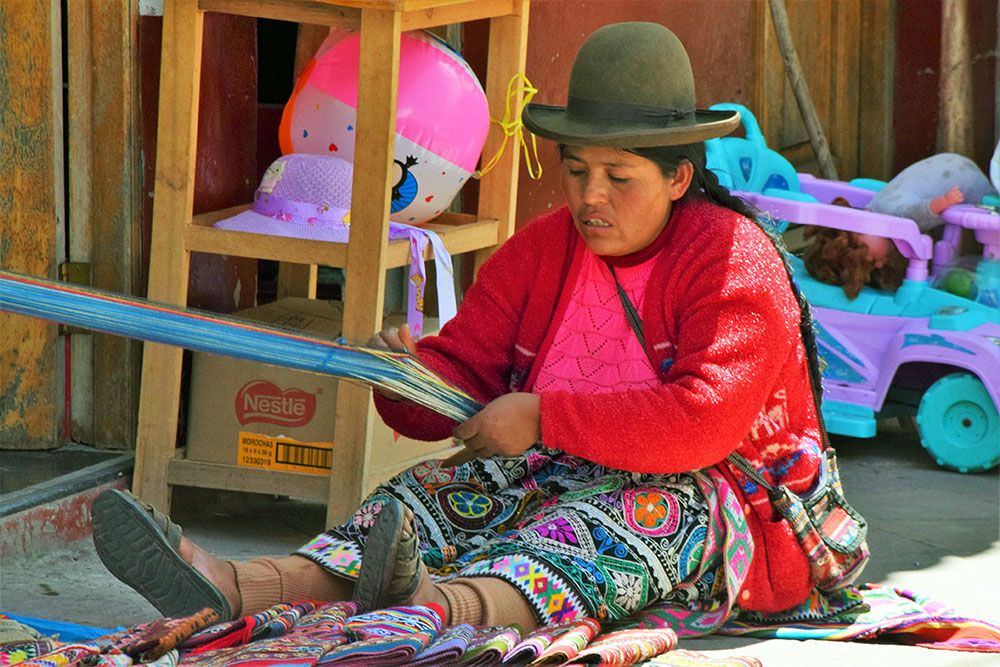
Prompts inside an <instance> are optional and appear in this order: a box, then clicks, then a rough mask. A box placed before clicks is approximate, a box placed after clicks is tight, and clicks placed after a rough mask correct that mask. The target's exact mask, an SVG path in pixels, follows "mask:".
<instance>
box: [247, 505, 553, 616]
mask: <svg viewBox="0 0 1000 667" xmlns="http://www.w3.org/2000/svg"><path fill="white" fill-rule="evenodd" d="M416 539H417V537H416V535H415V531H414V528H413V512H412V511H411V510H409V509H404V511H403V524H402V530H401V531H400V537H399V546H398V547H397V548H396V549H395V552H396V561H395V563H393V564H391V565H390V567H392V568H393V572H394V575H393V577H392V579H391V580H390V582H389V587H388V590H387V591H386V593H387V599H385V600H382V601H381V602H380V604H382V605H383V606H391V605H396V604H401V605H417V604H419V605H428V604H434V605H439V606H440V607H441V608H442V609H443V610H444V614H445V617H444V619H443V620H444V622H445V624H446V625H459V624H461V623H469V624H470V625H475V626H489V625H517V626H519V627H520V629H521V631H522V632H529V631H531V630H534V629H535V628H536V627H538V621H537V619H536V617H535V613H534V611H533V610H532V607H531V605H530V604H529V603H528V600H527V599H526V598H525V597H524V596H523V595H522V594H521V592H520V591H519V590H518V589H517V588H516V587H514V586H513V585H512V584H510V583H509V582H506V581H504V580H502V579H497V578H493V577H459V578H457V579H453V580H451V581H447V582H443V583H436V582H434V581H433V580H432V579H431V577H430V574H429V572H428V570H427V566H426V565H424V563H423V561H422V560H420V553H419V550H417V549H416V548H415V546H416V545H415V544H413V542H414V541H415V540H416ZM303 560H305V559H303ZM321 569H322V568H321ZM413 577H416V578H417V583H416V589H414V590H413V593H412V594H411V595H410V596H409V597H406V598H403V595H402V594H399V591H405V590H410V582H412V581H413ZM244 597H245V596H244Z"/></svg>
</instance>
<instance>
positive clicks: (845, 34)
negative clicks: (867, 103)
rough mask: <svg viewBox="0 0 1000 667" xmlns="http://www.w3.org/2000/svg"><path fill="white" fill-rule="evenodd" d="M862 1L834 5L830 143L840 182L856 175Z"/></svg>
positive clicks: (840, 2) (848, 0)
mask: <svg viewBox="0 0 1000 667" xmlns="http://www.w3.org/2000/svg"><path fill="white" fill-rule="evenodd" d="M867 47H868V45H867V44H865V43H864V42H862V41H861V0H837V2H836V3H835V4H834V23H833V34H832V52H833V53H832V56H833V58H832V62H831V64H830V66H831V69H832V71H831V75H832V76H831V78H830V80H831V86H830V87H831V95H830V98H831V114H830V117H829V119H828V121H827V122H828V125H827V126H828V127H829V128H830V130H829V132H830V140H829V141H830V144H831V150H832V151H833V153H834V157H835V161H836V163H837V174H838V176H839V177H840V178H841V179H842V180H850V179H851V178H854V177H855V176H858V117H859V109H858V99H859V98H860V90H859V83H860V73H861V51H862V49H864V48H867Z"/></svg>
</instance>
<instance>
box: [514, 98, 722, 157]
mask: <svg viewBox="0 0 1000 667" xmlns="http://www.w3.org/2000/svg"><path fill="white" fill-rule="evenodd" d="M521 119H522V120H523V121H524V125H525V127H527V128H528V129H529V130H531V131H532V132H534V133H535V134H537V135H538V136H540V137H545V138H546V139H551V140H553V141H555V142H558V143H560V144H568V145H572V146H607V147H609V148H649V147H652V146H678V145H681V144H694V143H698V142H699V141H706V140H708V139H715V138H716V137H722V136H725V135H727V134H729V133H730V132H732V131H733V130H735V129H736V128H737V127H739V124H740V115H739V113H738V112H736V111H729V110H719V111H714V110H707V109H698V110H696V111H695V113H694V118H691V119H689V120H685V121H670V122H669V123H666V124H659V125H654V124H653V123H643V124H640V123H634V122H625V121H618V122H616V121H611V120H606V119H597V120H591V119H578V118H572V117H570V115H569V114H568V113H567V112H566V107H560V106H552V105H548V104H529V105H527V106H526V107H525V108H524V111H523V112H522V113H521Z"/></svg>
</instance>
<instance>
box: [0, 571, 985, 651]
mask: <svg viewBox="0 0 1000 667" xmlns="http://www.w3.org/2000/svg"><path fill="white" fill-rule="evenodd" d="M211 614H212V612H210V611H209V610H204V611H203V612H199V613H198V614H195V615H193V616H190V617H186V618H178V619H161V620H158V621H154V622H152V623H146V624H141V625H137V626H134V627H131V628H128V629H126V630H125V631H122V632H116V633H113V634H110V635H107V636H105V637H101V638H98V639H96V640H93V641H88V642H80V643H72V644H60V643H59V642H50V643H49V644H48V645H46V648H48V649H50V650H49V651H48V652H46V653H44V654H42V655H39V654H38V652H37V649H38V648H41V647H42V646H43V645H42V644H39V646H37V647H33V648H34V649H35V650H30V649H29V650H27V651H26V650H25V646H24V643H23V642H18V643H11V644H10V645H7V644H0V664H2V665H15V664H16V665H21V666H22V667H49V666H52V667H55V666H66V667H75V666H79V667H83V666H84V665H86V666H96V667H111V666H121V667H126V666H128V665H136V664H145V665H154V666H156V667H173V666H175V665H190V666H194V667H269V666H277V665H282V666H283V667H284V666H287V667H313V666H319V665H337V666H338V667H344V666H347V665H351V666H354V665H357V666H361V665H365V666H371V667H392V666H394V665H424V666H431V665H463V666H471V665H497V664H502V665H529V666H530V667H542V666H545V667H550V666H551V667H554V666H556V665H567V666H568V665H597V664H600V665H609V666H610V667H616V666H619V665H634V664H639V663H642V662H646V661H650V660H653V661H654V662H653V663H652V664H656V665H677V666H678V667H680V666H685V667H694V666H703V667H713V666H714V667H751V666H754V665H760V662H759V661H757V660H756V659H755V658H753V657H749V656H743V657H741V656H736V657H734V656H726V657H721V658H720V657H713V656H710V655H706V654H703V653H699V652H696V651H686V650H683V648H678V647H677V644H678V633H677V632H675V631H674V629H673V628H672V627H671V618H670V616H669V614H667V613H665V612H664V611H663V610H656V609H655V608H652V609H648V610H646V612H645V613H642V614H639V615H637V616H636V617H634V618H633V619H630V620H629V621H627V622H625V623H621V624H619V625H618V626H616V627H605V628H602V627H601V626H600V624H599V623H598V622H597V621H595V620H593V619H589V618H587V619H581V620H578V621H574V622H567V623H562V624H559V625H553V626H548V627H543V628H540V629H538V630H535V631H534V632H531V633H529V634H527V635H524V636H522V634H521V633H520V632H519V631H518V629H517V628H516V627H512V626H498V627H487V628H473V627H471V626H469V625H459V626H455V627H452V628H443V627H442V622H441V618H440V616H439V615H438V613H437V612H436V611H435V610H433V609H431V608H428V607H422V606H414V607H393V608H389V609H383V610H379V611H376V612H371V613H365V614H359V613H358V610H357V607H356V606H355V605H354V603H350V602H339V603H329V604H320V603H316V602H313V601H309V600H305V601H298V602H295V603H290V604H281V605H276V606H275V607H272V608H271V609H268V610H266V611H263V612H260V613H258V614H253V615H250V616H246V617H243V618H241V619H238V620H236V621H231V622H226V623H217V624H212V625H207V627H206V624H207V623H209V622H210V621H211V620H212V615H211ZM717 632H719V633H720V634H727V635H745V636H753V637H774V638H794V639H827V640H834V641H855V640H872V639H880V640H883V641H885V640H889V641H895V642H899V643H902V644H907V645H916V646H923V647H927V648H936V649H948V650H957V651H978V652H994V653H1000V625H998V624H997V623H993V622H990V621H985V620H980V619H973V618H968V617H964V616H959V615H956V614H955V613H954V612H953V611H952V610H950V609H948V608H947V607H945V606H944V605H942V604H940V603H937V602H934V601H932V600H929V599H927V598H924V597H921V596H919V595H917V594H915V593H913V592H911V591H906V590H903V589H896V588H889V587H879V586H867V587H866V588H864V589H861V590H852V591H847V592H845V593H842V594H840V595H836V596H824V597H819V596H817V597H814V598H810V600H808V601H807V602H806V603H805V604H803V605H802V606H801V607H799V608H796V609H794V610H789V611H788V612H785V613H784V614H782V615H781V616H767V617H764V616H753V615H749V614H746V613H744V614H743V615H741V616H740V617H739V618H737V619H732V620H729V621H728V622H727V623H726V624H725V625H724V626H723V627H722V628H721V629H719V630H717Z"/></svg>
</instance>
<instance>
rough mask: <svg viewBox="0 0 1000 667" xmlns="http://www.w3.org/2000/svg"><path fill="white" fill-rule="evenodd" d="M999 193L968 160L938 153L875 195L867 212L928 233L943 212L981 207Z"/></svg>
mask: <svg viewBox="0 0 1000 667" xmlns="http://www.w3.org/2000/svg"><path fill="white" fill-rule="evenodd" d="M995 194H996V190H994V189H993V186H992V185H991V184H990V182H989V180H988V179H987V178H986V175H985V174H984V173H983V172H982V171H981V170H980V169H979V167H977V166H976V163H975V162H973V161H972V160H970V159H969V158H967V157H963V156H961V155H957V154H955V153H939V154H938V155H932V156H930V157H929V158H925V159H923V160H920V161H919V162H914V163H913V164H911V165H910V166H909V167H907V168H906V169H904V170H903V171H901V172H899V173H898V174H897V175H896V177H895V178H893V179H892V180H891V181H889V183H888V184H887V185H886V186H885V187H884V188H882V189H881V190H879V191H878V192H876V193H875V196H874V197H872V200H871V201H870V202H869V203H868V206H866V207H865V208H866V209H868V210H869V211H874V212H876V213H885V214H886V215H894V216H896V217H899V218H910V219H911V220H913V221H914V222H916V223H917V225H918V226H919V227H920V231H921V232H924V233H927V232H929V231H930V230H931V229H933V228H935V227H937V226H938V225H941V224H942V223H943V222H944V220H942V219H941V211H943V210H944V209H946V208H948V207H949V206H953V205H955V204H961V203H962V202H963V201H967V202H970V203H973V204H978V203H979V202H980V201H982V199H983V197H985V196H987V195H995Z"/></svg>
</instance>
